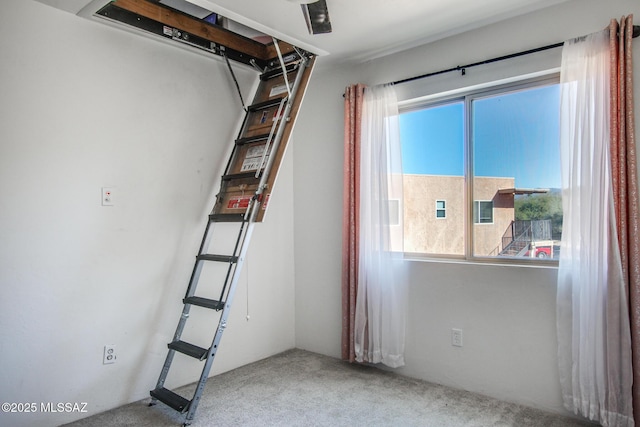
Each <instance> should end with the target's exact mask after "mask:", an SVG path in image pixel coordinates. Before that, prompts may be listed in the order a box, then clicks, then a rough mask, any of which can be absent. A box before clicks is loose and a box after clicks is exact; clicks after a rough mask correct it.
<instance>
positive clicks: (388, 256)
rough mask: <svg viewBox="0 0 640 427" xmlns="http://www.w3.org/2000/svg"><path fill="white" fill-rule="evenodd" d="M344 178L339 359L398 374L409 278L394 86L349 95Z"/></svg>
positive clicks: (352, 91)
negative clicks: (391, 369)
mask: <svg viewBox="0 0 640 427" xmlns="http://www.w3.org/2000/svg"><path fill="white" fill-rule="evenodd" d="M344 172H345V174H344V200H343V202H344V210H343V247H342V250H343V269H342V307H343V330H342V358H343V359H345V360H349V361H352V362H353V361H356V362H368V363H382V364H385V365H387V366H390V367H394V368H395V367H399V366H402V365H404V339H405V312H406V274H405V263H404V254H403V252H402V246H401V245H402V230H403V224H402V217H403V214H402V199H403V194H402V193H403V189H402V181H403V174H402V155H401V148H400V128H399V117H398V106H397V99H396V96H395V90H394V89H393V87H392V86H390V85H382V86H375V87H372V88H364V87H363V86H362V85H355V86H351V87H348V88H347V90H346V92H345V157H344ZM392 204H393V205H394V206H397V209H392V208H391V205H392ZM392 210H393V211H394V212H397V215H395V217H394V215H392V213H391V212H392Z"/></svg>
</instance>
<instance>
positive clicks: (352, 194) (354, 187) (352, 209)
mask: <svg viewBox="0 0 640 427" xmlns="http://www.w3.org/2000/svg"><path fill="white" fill-rule="evenodd" d="M364 88H365V86H364V85H362V84H357V85H352V86H349V87H347V89H346V90H345V94H344V98H345V100H344V167H343V170H344V175H343V193H342V194H343V195H342V197H343V199H342V204H343V209H342V359H343V360H348V361H349V362H355V360H356V352H355V348H354V340H353V337H354V326H355V315H356V292H357V287H358V241H359V239H360V233H359V225H358V224H359V221H358V218H359V215H360V210H359V207H360V137H361V133H362V125H361V123H362V100H363V97H364Z"/></svg>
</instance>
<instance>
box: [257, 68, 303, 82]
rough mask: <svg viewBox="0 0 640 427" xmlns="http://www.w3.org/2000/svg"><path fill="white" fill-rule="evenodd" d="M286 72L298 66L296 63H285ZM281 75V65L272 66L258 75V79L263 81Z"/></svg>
mask: <svg viewBox="0 0 640 427" xmlns="http://www.w3.org/2000/svg"><path fill="white" fill-rule="evenodd" d="M286 68H287V74H288V73H290V72H292V71H294V70H295V69H296V68H298V64H291V65H287V67H286ZM281 75H282V67H278V68H274V69H273V70H269V71H267V72H265V73H263V74H261V75H260V80H262V81H265V80H269V79H272V78H274V77H278V76H281Z"/></svg>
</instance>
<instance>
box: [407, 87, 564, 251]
mask: <svg viewBox="0 0 640 427" xmlns="http://www.w3.org/2000/svg"><path fill="white" fill-rule="evenodd" d="M559 108H560V105H559V86H558V82H557V79H555V80H553V79H548V80H545V81H536V82H527V83H525V84H518V85H511V86H508V87H507V86H503V87H499V88H492V89H490V90H484V91H482V92H480V91H478V92H472V93H468V94H465V95H463V96H460V97H456V98H453V99H444V100H438V101H436V102H431V103H426V104H421V105H411V107H403V108H402V109H401V114H400V135H401V141H402V150H403V173H404V193H405V201H404V236H405V237H404V250H405V252H407V253H414V254H423V255H427V256H437V257H443V256H444V257H453V258H468V259H469V258H494V259H502V260H510V259H511V260H512V259H516V260H520V261H522V260H524V259H557V258H558V256H559V242H560V237H561V233H562V203H561V195H560V190H559V188H560V159H559V130H558V129H559V127H558V126H559ZM444 200H446V215H445V210H444V206H445V205H444V204H443V201H444ZM434 205H435V206H436V215H435V216H434V215H433V213H431V212H433V211H431V209H433V206H434Z"/></svg>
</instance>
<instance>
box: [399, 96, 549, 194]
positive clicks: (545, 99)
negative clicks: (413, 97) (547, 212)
mask: <svg viewBox="0 0 640 427" xmlns="http://www.w3.org/2000/svg"><path fill="white" fill-rule="evenodd" d="M473 114H474V117H473V119H474V120H473V123H474V127H473V130H472V134H473V137H474V169H475V175H476V176H494V177H515V179H516V187H519V188H559V187H560V158H559V156H560V152H559V142H558V141H559V140H558V138H559V136H558V135H559V130H558V129H559V128H558V126H559V87H558V85H553V86H545V87H541V88H535V89H530V90H526V91H520V92H514V93H510V94H503V95H499V96H493V97H487V98H479V99H476V100H474V101H473ZM463 130H464V104H463V102H461V101H460V102H456V103H452V104H447V105H443V106H439V107H434V108H430V109H426V110H420V111H413V112H408V113H404V114H401V116H400V131H401V138H402V161H403V169H404V172H405V173H409V174H430V175H455V176H462V175H464V170H463V169H464V163H463V159H464V134H463Z"/></svg>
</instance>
